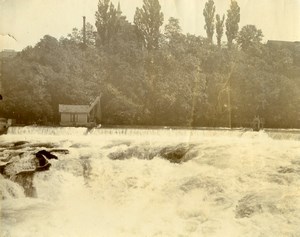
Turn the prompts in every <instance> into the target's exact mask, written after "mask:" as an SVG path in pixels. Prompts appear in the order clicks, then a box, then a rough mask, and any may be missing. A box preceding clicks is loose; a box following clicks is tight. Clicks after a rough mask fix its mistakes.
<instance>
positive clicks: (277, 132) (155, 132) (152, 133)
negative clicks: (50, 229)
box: [7, 126, 300, 140]
mask: <svg viewBox="0 0 300 237" xmlns="http://www.w3.org/2000/svg"><path fill="white" fill-rule="evenodd" d="M7 134H8V135H52V136H53V135H54V136H117V137H123V136H126V137H130V136H133V137H144V136H149V137H164V138H168V137H169V138H172V137H173V138H174V137H189V138H197V137H203V136H208V137H220V136H221V137H223V136H228V137H247V138H251V137H253V138H255V137H258V136H265V137H269V138H272V139H276V140H300V130H299V129H265V130H263V131H260V132H253V131H252V130H250V129H245V128H237V129H228V128H213V129H212V128H198V129H187V128H154V129H152V128H93V129H91V130H89V129H88V128H85V127H38V126H24V127H21V126H19V127H18V126H13V127H9V128H8V131H7Z"/></svg>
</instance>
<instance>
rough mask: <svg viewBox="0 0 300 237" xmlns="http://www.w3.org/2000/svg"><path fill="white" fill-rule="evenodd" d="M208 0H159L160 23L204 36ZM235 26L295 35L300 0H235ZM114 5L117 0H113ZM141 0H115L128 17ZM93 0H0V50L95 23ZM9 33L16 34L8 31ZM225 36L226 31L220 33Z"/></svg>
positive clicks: (220, 5) (299, 27)
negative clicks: (171, 21) (173, 23)
mask: <svg viewBox="0 0 300 237" xmlns="http://www.w3.org/2000/svg"><path fill="white" fill-rule="evenodd" d="M206 1H207V0H160V4H161V6H162V11H163V13H164V16H165V17H164V18H165V23H166V22H167V20H168V18H169V17H171V16H173V17H176V18H179V20H180V25H181V27H182V29H183V32H184V33H191V34H196V35H202V36H205V35H206V34H205V30H204V28H203V27H204V17H203V8H204V4H205V2H206ZM237 1H238V4H239V6H240V8H241V22H240V28H241V27H242V26H244V25H246V24H254V25H256V26H257V28H259V29H261V30H262V31H263V34H264V36H265V37H264V41H267V40H268V39H276V40H287V41H300V0H237ZM112 2H113V3H114V4H115V6H117V3H118V0H112ZM142 2H143V1H142V0H120V4H121V10H122V11H123V14H124V15H125V16H127V19H128V20H129V21H130V22H133V16H134V12H135V9H136V7H140V6H141V5H142ZM97 4H98V0H0V34H1V36H0V50H2V49H16V50H21V49H23V48H24V47H26V46H28V45H32V46H34V45H35V44H36V43H37V42H38V41H39V40H40V39H41V38H42V37H43V36H44V35H45V34H49V35H52V36H54V37H56V38H58V39H59V38H60V37H61V36H66V35H67V34H68V33H70V32H71V31H72V28H73V27H77V28H80V27H81V26H82V16H86V17H87V21H88V22H90V23H92V24H93V25H94V23H95V12H96V10H97ZM215 5H216V12H217V13H221V14H223V13H226V10H227V9H228V8H229V5H230V0H215ZM8 34H10V35H12V36H13V37H14V38H15V39H16V40H13V39H12V38H11V37H9V36H7V35H8ZM223 40H226V36H224V37H223Z"/></svg>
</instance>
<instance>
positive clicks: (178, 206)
mask: <svg viewBox="0 0 300 237" xmlns="http://www.w3.org/2000/svg"><path fill="white" fill-rule="evenodd" d="M42 149H45V150H48V151H51V153H52V154H55V155H56V156H57V157H58V159H57V160H55V159H53V160H52V159H51V160H50V161H49V162H50V163H51V167H50V169H49V170H47V171H42V172H36V173H34V175H33V179H32V180H31V182H32V183H31V188H30V190H29V191H28V186H24V185H22V182H23V183H26V182H29V181H28V180H26V177H25V180H23V181H21V182H13V181H12V180H13V179H10V178H7V177H5V176H4V175H0V178H1V179H0V180H1V185H0V192H1V193H0V194H1V198H2V201H1V225H0V236H3V237H22V236H24V237H25V236H28V237H29V236H30V237H32V236H43V237H52V236H55V237H59V236H62V237H65V236H70V237H76V236H78V237H79V236H103V237H127V236H128V237H131V236H139V237H144V236H145V237H146V236H147V237H152V236H153V237H154V236H163V237H168V236H170V237H177V236H178V237H179V236H180V237H184V236H186V237H194V236H195V237H196V236H197V237H199V236H205V237H206V236H207V237H211V236H214V237H227V236H228V237H235V236H236V237H241V236H243V237H250V236H251V237H266V236H272V237H273V236H280V237H281V236H285V237H296V236H300V131H299V130H272V131H271V130H270V131H260V132H251V131H245V130H242V129H241V130H235V131H230V130H226V129H219V130H184V129H176V130H174V129H173V130H172V129H104V128H103V129H94V130H91V131H87V129H86V128H59V127H58V128H47V127H44V128H43V127H11V128H9V130H8V134H6V135H2V136H0V159H1V160H0V161H1V162H2V163H3V162H4V161H7V160H8V159H15V160H16V162H19V169H22V165H23V164H24V167H25V164H26V162H27V161H28V160H29V159H31V158H32V157H33V156H34V154H35V153H36V152H38V151H39V150H42ZM176 149H177V150H176ZM172 150H173V151H174V150H175V151H176V152H177V153H176V152H175V153H176V155H178V151H183V152H182V154H183V156H182V157H180V158H179V159H177V160H172V159H173V158H170V159H168V157H167V156H165V157H164V154H166V153H167V152H171V153H172ZM175 153H174V154H175ZM179 153H180V152H179ZM182 154H181V155H182ZM177 158H178V157H177ZM20 166H21V168H20ZM26 189H27V190H26Z"/></svg>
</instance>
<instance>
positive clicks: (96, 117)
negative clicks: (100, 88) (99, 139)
mask: <svg viewBox="0 0 300 237" xmlns="http://www.w3.org/2000/svg"><path fill="white" fill-rule="evenodd" d="M59 113H60V125H61V126H95V125H96V124H97V123H100V122H101V106H100V96H98V97H97V98H96V99H95V100H94V102H93V103H92V104H91V105H63V104H60V105H59Z"/></svg>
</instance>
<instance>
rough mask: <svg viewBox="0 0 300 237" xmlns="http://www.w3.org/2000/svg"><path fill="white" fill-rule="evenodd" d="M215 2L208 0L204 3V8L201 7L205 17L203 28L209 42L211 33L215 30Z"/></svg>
mask: <svg viewBox="0 0 300 237" xmlns="http://www.w3.org/2000/svg"><path fill="white" fill-rule="evenodd" d="M215 11H216V7H215V3H214V1H213V0H208V1H207V2H206V3H205V8H204V9H203V16H204V18H205V26H204V29H205V30H206V34H207V38H208V40H209V42H210V43H212V41H213V35H214V30H215V24H214V22H215Z"/></svg>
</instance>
